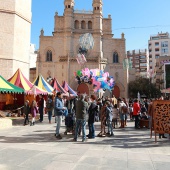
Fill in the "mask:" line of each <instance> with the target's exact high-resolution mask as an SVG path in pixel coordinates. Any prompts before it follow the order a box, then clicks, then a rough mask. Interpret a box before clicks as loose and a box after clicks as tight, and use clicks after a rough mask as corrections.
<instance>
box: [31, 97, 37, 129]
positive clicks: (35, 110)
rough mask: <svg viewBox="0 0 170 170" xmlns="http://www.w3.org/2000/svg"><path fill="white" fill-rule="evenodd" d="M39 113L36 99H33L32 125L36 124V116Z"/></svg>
mask: <svg viewBox="0 0 170 170" xmlns="http://www.w3.org/2000/svg"><path fill="white" fill-rule="evenodd" d="M37 113H38V109H37V103H36V101H35V100H33V101H32V104H31V115H32V120H31V122H30V126H33V125H35V117H36V115H37Z"/></svg>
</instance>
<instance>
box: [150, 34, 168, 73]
mask: <svg viewBox="0 0 170 170" xmlns="http://www.w3.org/2000/svg"><path fill="white" fill-rule="evenodd" d="M148 49H149V69H152V70H153V71H155V65H156V59H158V58H159V57H160V56H169V55H170V36H169V33H168V32H166V33H162V32H161V33H159V32H158V34H157V35H151V36H150V40H149V41H148Z"/></svg>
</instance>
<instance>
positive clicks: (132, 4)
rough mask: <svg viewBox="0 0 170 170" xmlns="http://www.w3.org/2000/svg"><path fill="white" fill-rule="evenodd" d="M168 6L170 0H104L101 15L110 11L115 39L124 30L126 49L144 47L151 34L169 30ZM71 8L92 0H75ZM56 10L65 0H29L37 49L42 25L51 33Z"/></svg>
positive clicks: (86, 5) (89, 5)
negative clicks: (30, 1) (30, 0)
mask: <svg viewBox="0 0 170 170" xmlns="http://www.w3.org/2000/svg"><path fill="white" fill-rule="evenodd" d="M169 7H170V0H103V17H108V14H111V16H112V30H113V34H114V37H115V38H120V36H121V33H122V32H124V33H125V38H126V50H133V49H144V48H147V44H148V40H149V37H150V35H153V34H157V33H158V32H161V31H162V32H169V33H170V8H169ZM74 9H85V10H92V0H75V8H74ZM56 11H57V12H58V13H59V15H63V12H64V0H32V25H31V43H33V44H36V49H38V48H39V35H40V30H41V28H43V29H44V34H45V35H47V36H51V35H52V32H53V29H54V14H55V12H56ZM141 27H143V28H141Z"/></svg>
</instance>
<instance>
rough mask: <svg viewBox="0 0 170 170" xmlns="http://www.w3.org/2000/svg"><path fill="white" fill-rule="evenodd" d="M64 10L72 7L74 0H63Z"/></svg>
mask: <svg viewBox="0 0 170 170" xmlns="http://www.w3.org/2000/svg"><path fill="white" fill-rule="evenodd" d="M64 6H65V10H69V9H73V8H74V0H65V1H64Z"/></svg>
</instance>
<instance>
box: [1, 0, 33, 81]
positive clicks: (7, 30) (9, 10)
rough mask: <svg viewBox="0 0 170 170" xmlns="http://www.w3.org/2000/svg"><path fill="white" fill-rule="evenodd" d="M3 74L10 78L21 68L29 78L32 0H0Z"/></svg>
mask: <svg viewBox="0 0 170 170" xmlns="http://www.w3.org/2000/svg"><path fill="white" fill-rule="evenodd" d="M0 21H1V23H3V24H1V31H0V37H1V38H0V67H1V75H2V76H4V77H5V78H6V79H8V78H10V77H11V76H12V75H13V74H14V73H15V71H16V70H17V69H18V68H20V69H21V71H22V72H23V74H24V75H25V76H26V77H27V78H29V49H30V32H31V0H24V1H23V0H12V1H11V0H0Z"/></svg>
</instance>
